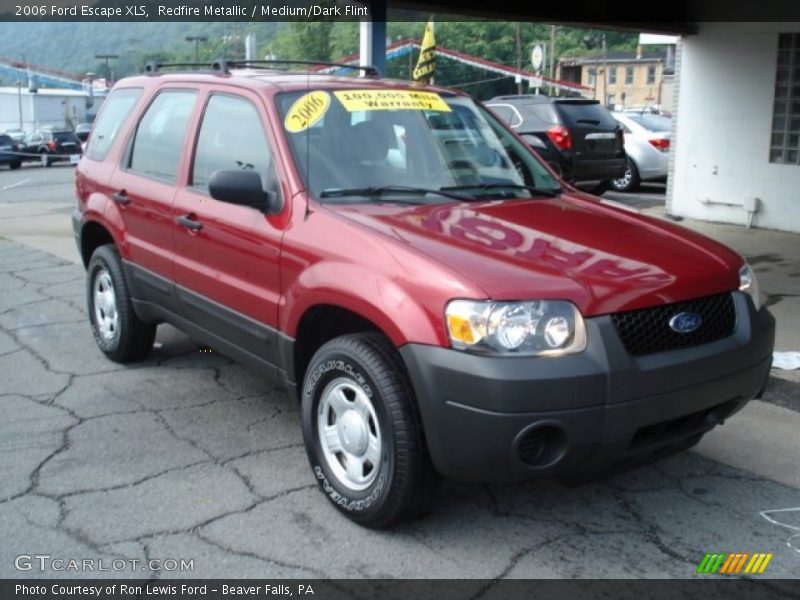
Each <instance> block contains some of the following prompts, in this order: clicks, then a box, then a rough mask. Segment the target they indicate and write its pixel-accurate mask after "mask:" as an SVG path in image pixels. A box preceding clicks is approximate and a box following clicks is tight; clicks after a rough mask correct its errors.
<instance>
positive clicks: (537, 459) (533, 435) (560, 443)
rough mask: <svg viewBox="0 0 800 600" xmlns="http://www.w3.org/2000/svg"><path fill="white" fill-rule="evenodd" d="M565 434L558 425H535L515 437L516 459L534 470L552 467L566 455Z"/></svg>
mask: <svg viewBox="0 0 800 600" xmlns="http://www.w3.org/2000/svg"><path fill="white" fill-rule="evenodd" d="M566 448H567V434H566V433H565V432H564V430H563V429H561V427H559V426H558V425H552V424H537V425H533V426H531V427H528V428H527V429H525V430H523V431H522V432H520V434H519V435H518V436H517V442H516V449H517V457H518V458H519V460H520V461H522V463H523V464H525V465H526V466H528V467H533V468H536V469H544V468H546V467H552V466H553V465H555V464H556V463H557V462H559V461H560V460H561V459H562V458H563V457H564V454H566Z"/></svg>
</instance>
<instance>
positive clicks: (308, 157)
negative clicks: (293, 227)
mask: <svg viewBox="0 0 800 600" xmlns="http://www.w3.org/2000/svg"><path fill="white" fill-rule="evenodd" d="M309 93H311V73H310V72H309V71H306V94H309ZM310 130H311V128H310V127H306V131H305V133H306V182H307V183H306V212H305V215H304V219H305V220H306V221H308V217H309V216H311V200H309V196H310V195H311V131H310Z"/></svg>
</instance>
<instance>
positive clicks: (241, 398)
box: [0, 165, 800, 579]
mask: <svg viewBox="0 0 800 600" xmlns="http://www.w3.org/2000/svg"><path fill="white" fill-rule="evenodd" d="M72 173H73V170H72V168H71V167H69V166H66V165H64V166H54V167H51V168H48V169H45V168H42V167H40V166H25V167H23V168H22V169H20V170H18V171H8V170H5V169H3V170H0V236H1V237H0V401H2V403H3V408H4V418H3V419H2V423H1V424H0V523H1V524H2V529H3V532H4V540H3V543H2V545H0V577H3V578H9V577H42V576H51V577H53V576H59V577H61V576H86V574H85V573H80V572H55V571H53V570H45V571H44V572H43V571H40V570H38V567H37V566H36V565H34V567H33V568H32V569H31V570H22V571H20V570H18V568H17V567H15V562H17V563H18V562H19V561H15V559H16V557H18V556H19V555H21V554H25V555H34V554H39V555H42V554H46V555H49V556H51V557H53V558H63V559H66V560H69V559H79V560H82V559H94V560H99V559H103V560H104V561H107V564H111V563H110V561H112V560H114V559H125V560H126V561H127V562H126V563H125V564H126V565H127V566H126V567H125V569H123V570H111V571H105V572H100V573H95V574H96V575H99V576H117V577H120V576H124V577H153V576H157V577H171V576H187V575H193V576H196V577H268V578H279V577H327V578H362V577H370V578H382V577H409V578H419V577H431V578H488V579H495V578H505V577H509V578H520V577H525V578H534V577H543V578H551V577H552V578H566V577H592V578H606V577H607V578H618V577H654V578H662V577H676V578H690V577H695V576H696V575H695V571H696V569H697V566H698V564H699V562H700V561H701V559H702V558H703V556H704V555H705V554H706V553H707V552H771V553H774V558H773V559H772V561H771V563H770V565H769V568H768V569H767V571H766V573H765V574H764V575H763V577H774V578H797V577H799V576H800V536H799V534H800V492H799V491H798V490H800V470H798V468H797V457H798V456H800V439H798V436H797V431H798V430H799V429H798V427H800V376H798V371H794V372H789V371H787V372H778V371H773V374H774V377H773V378H772V380H771V383H770V386H769V388H768V391H767V394H766V396H765V398H764V399H763V401H754V402H752V403H751V404H750V405H749V406H748V407H747V408H746V409H745V411H743V413H742V414H741V415H739V416H737V417H736V418H735V419H732V420H731V422H730V423H728V424H726V425H725V426H723V427H721V428H718V429H717V430H715V431H714V432H712V433H711V434H709V435H708V436H707V438H706V439H705V440H704V441H703V442H701V444H700V445H699V446H698V447H697V448H696V449H694V450H693V451H690V452H686V453H683V454H680V455H678V456H675V457H672V458H669V459H667V460H664V461H662V462H660V463H657V464H654V465H651V466H647V467H643V468H640V469H637V470H635V471H632V472H628V473H626V474H623V475H619V476H616V477H614V478H612V479H607V480H603V481H600V482H596V483H590V484H585V485H582V486H579V487H564V486H562V485H560V484H559V483H557V482H554V481H549V480H546V481H534V482H528V483H521V484H513V485H465V484H459V483H453V482H444V483H443V485H442V486H441V489H440V491H439V493H438V495H437V499H436V501H435V503H434V506H433V509H432V511H431V512H430V514H428V515H427V516H426V517H425V518H423V519H422V520H419V521H417V522H415V523H410V524H407V525H404V526H401V527H398V528H395V529H393V530H390V531H371V530H367V529H363V528H360V527H358V526H356V525H354V524H352V523H351V522H349V521H348V520H346V519H344V518H343V517H341V516H340V515H339V514H338V513H337V512H336V511H335V509H334V508H332V507H331V506H330V504H329V503H328V502H327V501H326V500H325V499H324V498H323V496H322V495H321V494H320V493H319V492H318V491H317V490H316V485H315V483H314V481H313V479H312V476H311V474H310V470H309V468H308V465H307V463H306V458H305V452H304V449H303V447H302V442H301V437H300V421H299V414H298V410H297V406H296V405H295V404H293V402H292V401H291V400H290V399H289V398H288V397H287V396H286V395H285V394H284V393H283V392H282V391H281V390H279V389H276V388H273V387H271V386H270V384H269V383H268V382H266V381H265V380H263V379H262V378H260V377H259V376H258V374H257V373H252V372H249V371H247V370H246V369H244V368H243V367H241V366H239V365H237V364H235V363H233V362H231V361H230V360H228V359H227V358H226V357H224V356H222V355H220V354H218V353H216V352H214V351H213V349H212V350H209V349H205V348H200V347H198V346H197V345H196V344H194V343H193V342H192V341H191V340H190V339H188V338H187V337H186V336H184V335H182V334H181V333H179V332H177V331H176V330H174V329H172V328H170V327H166V326H162V327H161V328H160V329H159V335H158V339H157V343H156V348H155V350H154V352H153V353H152V355H151V357H150V358H149V359H148V360H146V361H144V362H142V363H139V364H137V365H135V366H130V367H122V366H120V365H116V364H114V363H111V362H109V361H107V360H105V359H104V358H103V356H102V355H101V353H100V352H99V350H97V348H96V346H95V343H94V340H93V339H92V336H91V332H90V329H89V326H88V322H87V319H86V315H85V307H84V281H83V269H82V267H81V265H79V264H78V256H77V251H76V250H75V248H74V242H73V240H72V233H71V230H70V222H69V214H70V212H71V210H72V207H73V204H74V200H73V191H72ZM607 197H608V198H609V199H612V200H615V201H622V202H625V203H627V204H630V205H632V206H635V207H637V208H640V209H642V210H644V211H646V212H652V213H653V214H663V188H660V189H659V188H648V189H647V190H646V191H645V192H644V193H642V194H638V195H631V196H628V197H625V196H623V195H616V194H607ZM686 224H687V225H690V226H692V227H697V228H699V229H701V230H703V231H705V232H706V233H709V234H710V235H713V236H715V237H718V238H719V239H722V240H723V241H726V242H727V243H731V244H733V245H734V247H735V248H737V249H738V250H739V251H740V252H742V253H743V254H745V255H747V256H749V257H751V261H752V262H753V263H754V266H755V267H756V270H757V271H759V274H760V275H762V287H764V289H765V292H766V294H767V298H768V301H769V302H771V304H772V308H773V311H774V313H775V314H776V316H777V317H778V319H779V334H778V335H779V337H778V348H779V349H783V350H800V347H799V346H798V339H800V337H798V328H800V306H799V304H800V273H798V272H797V269H798V266H797V265H798V264H800V263H798V259H800V241H798V237H800V236H797V235H792V234H781V233H776V232H756V231H746V230H744V229H742V228H736V227H730V226H725V227H723V226H717V225H707V224H703V225H700V224H692V223H686ZM793 344H794V346H793V347H792V345H793ZM786 509H793V510H786ZM770 511H781V512H770ZM793 536H794V537H793ZM131 560H133V561H139V562H137V563H131V562H130V561H131ZM169 560H174V561H177V562H178V563H180V561H181V560H183V561H192V567H193V570H191V571H188V572H187V571H183V572H181V571H180V570H166V569H167V565H170V566H171V565H172V564H173V563H171V562H167V561H169ZM149 561H154V562H152V563H151V562H149ZM134 564H135V567H134V566H131V565H134ZM159 565H163V566H164V568H163V569H162V570H157V568H158V566H159Z"/></svg>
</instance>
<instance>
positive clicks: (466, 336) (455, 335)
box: [447, 315, 476, 345]
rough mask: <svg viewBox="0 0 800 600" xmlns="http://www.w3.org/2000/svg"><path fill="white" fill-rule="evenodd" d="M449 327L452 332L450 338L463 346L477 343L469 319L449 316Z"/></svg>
mask: <svg viewBox="0 0 800 600" xmlns="http://www.w3.org/2000/svg"><path fill="white" fill-rule="evenodd" d="M447 326H448V328H449V330H450V338H451V339H452V340H455V341H458V342H461V343H463V344H467V345H472V344H474V343H475V341H476V340H475V332H474V331H473V330H472V325H471V324H470V322H469V319H466V318H464V317H462V316H460V315H447Z"/></svg>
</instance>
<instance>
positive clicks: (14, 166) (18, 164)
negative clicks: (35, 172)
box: [8, 160, 22, 171]
mask: <svg viewBox="0 0 800 600" xmlns="http://www.w3.org/2000/svg"><path fill="white" fill-rule="evenodd" d="M21 166H22V161H21V160H15V161H14V162H12V163H11V164H9V165H8V168H9V169H11V170H12V171H16V170H17V169H19V168H20V167H21Z"/></svg>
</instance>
